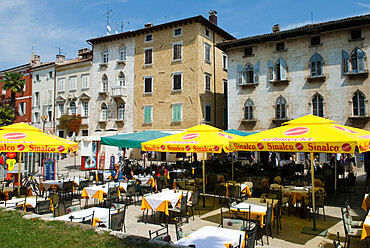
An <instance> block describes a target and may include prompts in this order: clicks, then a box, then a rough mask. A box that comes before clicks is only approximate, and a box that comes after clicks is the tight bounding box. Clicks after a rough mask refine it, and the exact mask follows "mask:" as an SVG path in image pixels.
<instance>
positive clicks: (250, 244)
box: [237, 228, 257, 248]
mask: <svg viewBox="0 0 370 248" xmlns="http://www.w3.org/2000/svg"><path fill="white" fill-rule="evenodd" d="M256 232H257V228H253V229H252V230H250V231H246V232H245V241H244V244H245V247H247V248H254V247H255V245H256ZM247 236H248V237H247ZM237 247H240V248H241V247H243V246H242V244H241V242H239V246H237Z"/></svg>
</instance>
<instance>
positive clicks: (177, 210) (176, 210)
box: [168, 195, 189, 223]
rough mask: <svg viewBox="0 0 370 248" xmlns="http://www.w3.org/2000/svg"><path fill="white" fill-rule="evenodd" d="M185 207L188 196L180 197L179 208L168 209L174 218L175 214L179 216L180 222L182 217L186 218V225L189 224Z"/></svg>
mask: <svg viewBox="0 0 370 248" xmlns="http://www.w3.org/2000/svg"><path fill="white" fill-rule="evenodd" d="M187 205H188V195H182V196H181V199H180V207H177V206H173V207H172V208H170V209H168V210H169V211H170V212H172V215H173V216H174V214H175V213H178V214H179V215H180V218H181V221H182V218H183V217H186V223H189V216H188V213H187ZM184 213H185V214H184Z"/></svg>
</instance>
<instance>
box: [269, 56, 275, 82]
mask: <svg viewBox="0 0 370 248" xmlns="http://www.w3.org/2000/svg"><path fill="white" fill-rule="evenodd" d="M268 67H269V74H268V75H269V76H268V77H269V78H268V79H269V81H274V63H272V61H271V60H269V61H268Z"/></svg>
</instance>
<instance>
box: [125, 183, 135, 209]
mask: <svg viewBox="0 0 370 248" xmlns="http://www.w3.org/2000/svg"><path fill="white" fill-rule="evenodd" d="M121 196H122V198H125V203H126V204H127V205H128V204H129V203H130V202H132V203H134V204H135V205H136V200H135V196H136V193H135V185H134V184H128V185H127V190H126V193H123V194H121Z"/></svg>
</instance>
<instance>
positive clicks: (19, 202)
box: [0, 197, 43, 208]
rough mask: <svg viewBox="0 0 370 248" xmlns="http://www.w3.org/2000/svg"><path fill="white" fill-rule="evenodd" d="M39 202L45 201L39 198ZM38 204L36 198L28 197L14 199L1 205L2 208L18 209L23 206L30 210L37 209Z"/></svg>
mask: <svg viewBox="0 0 370 248" xmlns="http://www.w3.org/2000/svg"><path fill="white" fill-rule="evenodd" d="M39 201H43V198H39ZM36 203H37V199H36V197H27V198H24V197H22V198H14V199H11V200H9V201H6V205H5V202H4V203H0V206H2V207H5V206H10V207H18V206H23V207H26V208H27V207H30V208H36Z"/></svg>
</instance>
